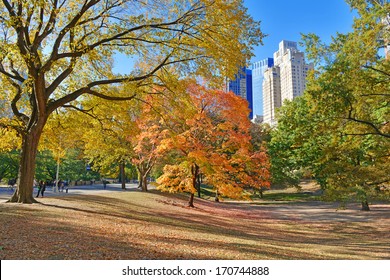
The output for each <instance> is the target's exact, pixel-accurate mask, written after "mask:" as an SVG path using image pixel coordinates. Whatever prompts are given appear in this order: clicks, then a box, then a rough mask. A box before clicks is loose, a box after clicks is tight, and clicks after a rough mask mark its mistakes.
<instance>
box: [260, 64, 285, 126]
mask: <svg viewBox="0 0 390 280" xmlns="http://www.w3.org/2000/svg"><path fill="white" fill-rule="evenodd" d="M280 92H281V90H280V68H279V67H277V66H273V67H270V68H268V69H267V70H265V72H264V80H263V104H264V106H263V110H264V111H263V122H265V123H268V124H270V125H274V122H275V113H276V112H275V110H276V108H279V107H280V106H281V98H280Z"/></svg>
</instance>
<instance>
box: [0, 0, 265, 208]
mask: <svg viewBox="0 0 390 280" xmlns="http://www.w3.org/2000/svg"><path fill="white" fill-rule="evenodd" d="M0 18H1V22H0V25H1V26H0V82H1V84H2V85H3V89H4V90H3V91H2V92H1V93H0V94H1V98H0V100H5V102H6V105H7V109H9V111H10V115H9V116H7V119H10V120H11V121H5V122H4V121H2V122H1V126H2V127H13V128H14V129H16V130H17V131H18V133H19V134H20V135H21V138H22V145H21V161H20V168H19V178H18V188H17V190H16V192H15V193H14V195H13V196H12V198H11V199H10V201H11V202H20V203H32V202H35V200H34V198H33V196H32V190H33V178H34V172H35V159H36V154H37V149H38V143H39V140H40V138H41V134H42V131H43V128H44V126H45V125H46V122H47V120H48V118H49V116H50V115H51V114H52V113H53V112H54V111H55V110H57V109H58V108H61V107H64V106H74V101H75V100H78V99H80V97H81V96H96V97H99V98H102V99H105V100H109V101H113V100H118V101H123V100H130V99H134V98H135V97H136V94H135V93H132V92H130V93H128V94H127V95H121V94H116V93H115V91H109V93H107V87H108V86H109V85H117V84H120V83H127V84H133V85H136V86H137V87H142V86H144V85H145V84H149V83H151V82H158V81H159V80H158V76H159V74H160V73H161V72H163V71H169V68H170V67H171V66H173V65H176V67H178V68H179V69H180V71H181V73H182V74H197V75H202V76H206V77H212V76H217V77H219V78H221V77H226V76H228V77H232V76H233V75H234V74H235V72H236V71H237V69H238V67H239V66H241V65H243V64H244V62H245V61H246V60H247V59H248V58H249V57H250V55H251V50H252V46H253V45H256V44H259V43H260V42H261V38H262V37H263V34H262V33H261V31H260V29H259V23H258V22H255V21H253V19H252V18H251V17H250V16H249V15H248V14H247V11H246V9H245V7H244V6H243V1H242V0H235V1H221V0H217V1H215V0H196V1H193V0H184V1H165V0H163V1H161V0H149V1H147V2H144V1H133V0H113V1H105V0H63V1H58V0H53V1H12V0H3V1H1V2H0ZM117 54H122V55H125V56H128V57H130V58H133V59H139V60H140V61H143V62H144V63H145V64H146V65H148V67H147V69H146V70H143V69H139V68H136V69H132V70H133V71H129V72H128V73H126V74H117V73H114V72H113V71H112V68H113V62H114V60H115V57H116V55H117ZM76 108H77V107H76Z"/></svg>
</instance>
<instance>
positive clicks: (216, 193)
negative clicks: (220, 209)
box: [214, 189, 219, 202]
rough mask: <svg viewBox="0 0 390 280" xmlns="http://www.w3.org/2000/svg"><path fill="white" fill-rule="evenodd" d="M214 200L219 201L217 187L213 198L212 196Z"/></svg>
mask: <svg viewBox="0 0 390 280" xmlns="http://www.w3.org/2000/svg"><path fill="white" fill-rule="evenodd" d="M214 200H215V202H219V193H218V189H217V190H216V191H215V198H214Z"/></svg>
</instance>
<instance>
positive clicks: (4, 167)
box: [0, 150, 19, 182]
mask: <svg viewBox="0 0 390 280" xmlns="http://www.w3.org/2000/svg"><path fill="white" fill-rule="evenodd" d="M18 166H19V151H18V150H12V151H9V152H1V153H0V182H1V181H2V180H3V179H14V178H17V176H18Z"/></svg>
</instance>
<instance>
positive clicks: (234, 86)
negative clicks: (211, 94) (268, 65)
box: [227, 67, 253, 119]
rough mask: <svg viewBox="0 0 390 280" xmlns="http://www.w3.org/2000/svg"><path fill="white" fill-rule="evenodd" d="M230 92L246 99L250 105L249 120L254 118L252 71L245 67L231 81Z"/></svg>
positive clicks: (229, 84)
mask: <svg viewBox="0 0 390 280" xmlns="http://www.w3.org/2000/svg"><path fill="white" fill-rule="evenodd" d="M227 90H228V91H232V92H234V94H236V95H238V96H241V97H242V98H244V99H246V100H247V101H248V103H249V109H250V114H249V118H250V119H252V118H253V94H252V70H251V69H249V68H246V67H243V68H242V69H241V71H240V73H238V74H237V75H236V77H235V79H234V80H232V81H229V83H228V88H227Z"/></svg>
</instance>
